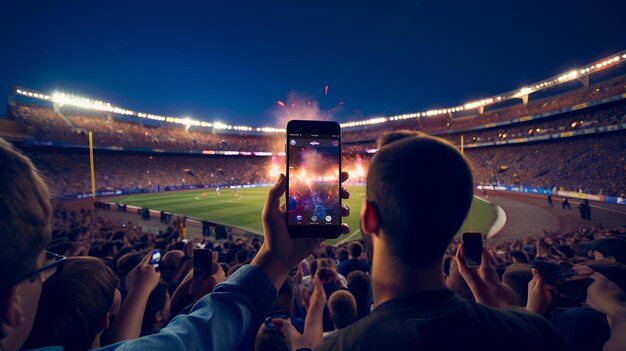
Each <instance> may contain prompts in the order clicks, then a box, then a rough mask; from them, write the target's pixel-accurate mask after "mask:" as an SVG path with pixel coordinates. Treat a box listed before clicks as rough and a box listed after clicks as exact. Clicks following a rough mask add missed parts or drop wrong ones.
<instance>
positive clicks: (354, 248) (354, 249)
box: [348, 241, 363, 258]
mask: <svg viewBox="0 0 626 351" xmlns="http://www.w3.org/2000/svg"><path fill="white" fill-rule="evenodd" d="M348 249H349V250H350V257H352V258H359V256H361V252H363V245H361V243H360V242H358V241H355V242H353V243H350V245H349V246H348Z"/></svg>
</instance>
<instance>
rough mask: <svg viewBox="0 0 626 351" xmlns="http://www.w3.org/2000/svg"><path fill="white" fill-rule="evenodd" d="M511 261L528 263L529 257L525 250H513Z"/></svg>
mask: <svg viewBox="0 0 626 351" xmlns="http://www.w3.org/2000/svg"><path fill="white" fill-rule="evenodd" d="M511 261H512V262H513V263H526V264H528V263H529V262H528V257H526V255H525V254H524V252H523V251H518V250H514V251H511Z"/></svg>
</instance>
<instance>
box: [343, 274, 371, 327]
mask: <svg viewBox="0 0 626 351" xmlns="http://www.w3.org/2000/svg"><path fill="white" fill-rule="evenodd" d="M346 279H347V280H348V291H350V293H351V294H352V296H354V299H355V300H356V307H357V319H360V318H362V317H364V316H365V315H367V314H368V313H369V311H370V304H371V284H372V281H371V279H370V276H369V275H367V273H365V272H362V271H352V272H350V274H348V276H347V277H346Z"/></svg>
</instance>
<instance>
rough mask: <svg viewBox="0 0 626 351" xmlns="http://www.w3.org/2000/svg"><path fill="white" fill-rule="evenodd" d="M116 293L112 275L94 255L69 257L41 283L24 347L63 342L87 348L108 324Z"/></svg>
mask: <svg viewBox="0 0 626 351" xmlns="http://www.w3.org/2000/svg"><path fill="white" fill-rule="evenodd" d="M114 294H115V275H114V274H113V271H111V269H110V268H109V267H107V266H106V264H105V263H104V261H102V260H101V259H99V258H95V257H72V258H68V259H67V261H66V263H65V265H64V267H63V272H62V273H61V274H60V275H59V276H57V277H54V278H50V279H49V280H48V281H47V282H46V283H45V284H44V287H43V291H42V293H41V301H40V302H39V309H38V310H37V317H36V319H35V324H34V326H33V330H32V331H31V334H30V336H29V338H28V341H27V342H26V345H25V346H26V348H38V347H45V346H57V345H60V346H63V347H64V350H68V351H71V350H89V349H91V348H93V347H94V346H97V345H98V344H97V343H95V344H94V342H97V341H98V340H97V339H96V338H97V337H98V334H99V333H100V332H102V331H103V330H104V329H107V328H108V326H109V325H108V323H109V319H108V317H109V311H110V310H111V306H112V304H113V297H114Z"/></svg>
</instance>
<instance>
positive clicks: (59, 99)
mask: <svg viewBox="0 0 626 351" xmlns="http://www.w3.org/2000/svg"><path fill="white" fill-rule="evenodd" d="M624 59H626V51H622V52H620V53H618V54H615V55H613V56H611V57H607V58H605V59H603V60H598V61H596V62H594V63H591V64H589V65H586V66H583V67H579V68H577V69H574V70H570V71H568V72H566V73H563V74H560V75H558V76H554V77H551V78H548V79H545V80H543V81H540V82H536V83H534V84H530V85H529V86H527V87H523V88H521V89H519V90H512V91H509V92H506V93H501V94H498V95H497V96H495V97H489V98H484V99H480V100H476V101H472V102H468V103H466V104H463V105H459V106H455V107H448V108H442V109H433V110H428V111H426V112H415V113H408V114H402V115H396V116H389V117H377V118H371V119H367V120H362V121H353V122H347V123H342V124H341V127H343V128H352V127H360V126H366V125H373V124H379V123H385V122H387V121H399V120H406V119H410V118H419V117H427V116H428V117H431V116H439V115H445V114H450V113H455V112H459V111H463V110H471V109H474V108H481V107H485V106H487V105H491V104H494V103H498V102H502V101H506V100H510V99H518V98H522V97H524V96H527V95H529V94H532V93H534V92H536V91H539V90H543V89H547V88H550V87H552V86H554V85H558V84H561V83H565V82H568V81H571V80H574V79H579V78H581V77H584V76H588V75H591V74H593V73H595V72H596V71H599V70H604V69H606V68H608V67H611V66H614V65H615V64H616V63H619V62H621V61H622V60H624ZM15 92H16V93H17V94H19V95H24V96H28V97H32V98H37V99H42V100H50V101H53V102H55V103H59V104H64V105H72V106H77V107H81V108H85V109H91V110H96V111H107V112H112V113H116V114H123V115H128V116H137V117H139V118H146V119H151V120H156V121H164V122H168V123H177V124H182V125H185V126H200V127H206V128H211V127H212V128H214V129H220V130H221V129H224V130H236V131H252V130H256V131H257V132H263V133H284V132H285V130H284V129H282V128H273V127H249V126H232V125H229V124H225V123H221V122H215V123H209V122H204V121H198V120H194V119H191V118H176V117H164V116H158V115H152V114H146V113H142V112H137V113H136V112H133V111H131V110H126V109H123V108H119V107H114V106H111V104H109V103H105V102H102V101H98V100H90V99H86V98H82V97H78V96H73V95H68V94H64V93H54V94H53V95H52V96H48V95H45V94H41V93H38V92H34V91H27V90H24V89H16V91H15Z"/></svg>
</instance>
